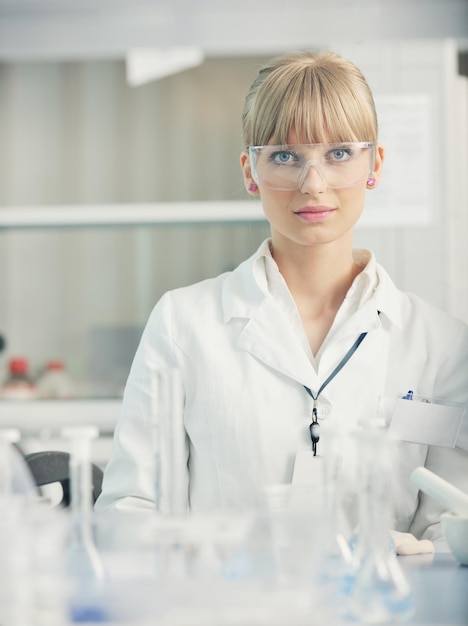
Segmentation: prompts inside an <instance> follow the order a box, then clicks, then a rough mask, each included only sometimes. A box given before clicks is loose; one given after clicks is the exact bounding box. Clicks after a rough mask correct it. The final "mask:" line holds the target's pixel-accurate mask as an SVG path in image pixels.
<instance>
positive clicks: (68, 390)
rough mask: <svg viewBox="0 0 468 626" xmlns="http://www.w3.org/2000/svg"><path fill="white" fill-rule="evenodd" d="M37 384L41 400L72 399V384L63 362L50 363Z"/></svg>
mask: <svg viewBox="0 0 468 626" xmlns="http://www.w3.org/2000/svg"><path fill="white" fill-rule="evenodd" d="M36 384H37V390H38V393H39V396H40V397H41V398H48V399H53V398H70V397H71V396H72V395H73V386H72V382H71V380H70V377H69V376H68V374H67V371H66V368H65V364H64V363H63V361H58V360H55V361H49V362H48V363H47V364H46V366H45V368H44V371H43V372H42V374H41V375H40V376H39V378H38V379H37V383H36Z"/></svg>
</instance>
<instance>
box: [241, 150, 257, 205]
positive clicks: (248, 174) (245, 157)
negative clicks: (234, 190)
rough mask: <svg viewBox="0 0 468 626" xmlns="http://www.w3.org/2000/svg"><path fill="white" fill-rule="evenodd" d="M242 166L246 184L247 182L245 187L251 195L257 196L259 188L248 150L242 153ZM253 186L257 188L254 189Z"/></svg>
mask: <svg viewBox="0 0 468 626" xmlns="http://www.w3.org/2000/svg"><path fill="white" fill-rule="evenodd" d="M240 166H241V170H242V174H243V176H244V184H245V188H246V189H247V192H248V193H249V194H250V195H251V196H257V195H258V188H257V185H256V183H255V181H254V179H253V178H252V168H251V167H250V159H249V154H248V152H245V151H244V152H242V153H241V155H240ZM253 187H255V189H253Z"/></svg>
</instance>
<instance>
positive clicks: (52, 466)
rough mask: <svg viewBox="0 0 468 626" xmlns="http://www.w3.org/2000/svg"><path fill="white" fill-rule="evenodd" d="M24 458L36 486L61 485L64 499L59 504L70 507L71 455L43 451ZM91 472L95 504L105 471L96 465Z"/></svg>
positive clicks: (26, 455) (55, 451)
mask: <svg viewBox="0 0 468 626" xmlns="http://www.w3.org/2000/svg"><path fill="white" fill-rule="evenodd" d="M24 458H25V460H26V463H27V465H28V467H29V470H30V472H31V474H32V476H33V478H34V480H35V482H36V485H37V486H38V487H41V486H43V485H49V484H51V483H60V484H61V486H62V490H63V497H62V500H61V502H60V503H59V504H60V506H63V507H68V506H70V454H69V453H68V452H62V451H59V450H43V451H40V452H30V453H29V454H25V456H24ZM91 470H92V472H91V476H92V495H93V504H94V503H95V502H96V500H97V499H98V496H99V494H100V493H101V489H102V477H103V471H102V469H101V468H100V467H98V466H97V465H95V464H94V463H93V464H92V467H91Z"/></svg>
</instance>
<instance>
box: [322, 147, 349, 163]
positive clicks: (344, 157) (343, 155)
mask: <svg viewBox="0 0 468 626" xmlns="http://www.w3.org/2000/svg"><path fill="white" fill-rule="evenodd" d="M352 157H353V151H352V149H351V148H334V149H333V150H330V152H329V153H328V154H327V156H326V158H327V159H330V160H333V161H349V160H350V159H352Z"/></svg>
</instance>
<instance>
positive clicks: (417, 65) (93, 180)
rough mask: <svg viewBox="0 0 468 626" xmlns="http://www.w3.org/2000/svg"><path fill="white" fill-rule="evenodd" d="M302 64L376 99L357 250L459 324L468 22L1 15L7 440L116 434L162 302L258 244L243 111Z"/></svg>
mask: <svg viewBox="0 0 468 626" xmlns="http://www.w3.org/2000/svg"><path fill="white" fill-rule="evenodd" d="M299 49H314V50H322V49H332V50H335V51H337V52H340V53H342V54H343V55H345V56H347V57H348V58H350V59H351V60H353V61H354V62H355V63H356V64H357V65H358V66H359V67H360V68H361V69H362V70H363V72H364V74H365V75H366V77H367V79H368V81H369V83H370V86H371V88H372V89H373V91H374V94H375V97H376V102H377V109H378V114H379V118H380V127H381V141H382V143H384V145H385V146H386V150H387V161H386V166H385V178H384V181H383V184H382V186H381V187H380V188H379V189H378V190H376V191H375V192H372V193H371V194H368V195H369V203H368V206H367V209H366V212H365V214H364V216H363V218H362V222H361V223H360V225H359V228H358V230H357V233H356V238H355V245H356V246H357V247H366V248H371V249H373V250H374V252H375V254H376V256H377V259H378V260H379V261H380V262H381V263H382V264H383V265H384V266H385V267H386V269H387V270H388V271H389V273H390V274H391V276H392V277H393V278H394V279H395V281H396V282H397V284H398V285H399V286H400V287H401V288H402V289H404V290H407V291H412V292H415V293H417V294H419V295H420V296H422V297H423V298H425V299H427V300H428V301H429V302H432V303H433V304H434V305H436V306H438V307H440V308H442V309H445V310H447V311H449V312H451V313H452V314H454V315H456V316H458V317H460V318H462V319H464V320H465V321H468V246H467V245H466V242H467V237H468V175H467V174H468V2H467V1H465V0H393V1H392V2H388V0H327V2H323V0H288V2H284V0H282V1H277V0H268V1H265V0H257V1H255V0H251V1H250V2H247V1H245V0H236V1H235V2H233V1H231V0H225V1H224V2H216V1H215V0H197V2H192V0H153V1H150V0H146V1H145V0H114V1H111V0H101V1H99V2H92V1H91V0H55V1H54V0H34V1H33V0H0V138H1V140H0V290H1V297H0V335H1V337H2V342H0V348H1V345H2V343H3V344H4V345H3V349H2V350H0V378H1V380H0V384H1V385H2V386H3V389H4V393H3V398H2V400H0V421H1V422H2V423H5V424H8V425H11V422H12V421H13V420H17V421H18V425H20V426H22V427H23V428H29V429H30V430H34V429H35V430H37V431H41V432H42V431H44V432H45V431H46V430H47V428H50V429H53V428H54V427H56V426H57V424H58V423H59V422H60V420H63V421H65V420H72V419H75V418H74V417H73V416H79V419H80V420H82V421H83V420H84V421H88V422H97V423H98V424H99V423H100V422H99V420H100V419H101V418H102V424H101V430H102V431H103V432H104V433H107V434H108V435H110V434H111V433H112V428H113V423H114V422H115V419H116V417H117V413H118V405H119V401H120V398H121V395H122V392H123V387H124V384H125V380H126V376H127V374H128V370H129V368H130V365H131V361H132V357H133V353H134V351H135V349H136V346H137V344H138V340H139V337H140V334H141V331H142V329H143V327H144V325H145V322H146V320H147V318H148V316H149V314H150V312H151V309H152V308H153V306H154V304H155V303H156V301H157V300H158V299H159V297H160V296H161V295H162V294H163V293H164V292H165V291H166V290H168V289H172V288H175V287H179V286H182V285H187V284H189V283H192V282H194V281H198V280H201V279H204V278H207V277H210V276H214V275H216V274H218V273H220V272H223V271H226V270H229V269H231V268H233V267H235V266H236V265H237V264H238V263H239V262H240V261H242V260H243V259H244V258H246V257H247V256H249V255H250V254H251V253H252V252H253V251H254V250H255V249H256V248H257V246H258V245H259V243H260V242H261V241H262V240H263V239H264V238H265V237H267V236H268V232H269V231H268V226H267V224H266V222H265V220H264V219H263V217H262V212H261V208H260V207H259V206H258V203H257V202H256V201H253V200H251V199H250V198H249V197H248V196H247V194H246V192H245V189H244V185H243V182H242V177H241V171H240V168H239V154H240V152H241V150H242V148H243V146H242V140H241V122H240V118H241V111H242V106H243V100H244V97H245V94H246V92H247V90H248V88H249V85H250V83H251V81H252V80H253V78H254V77H255V75H256V73H257V71H258V68H259V67H260V66H261V65H262V63H263V62H264V61H265V60H267V59H268V58H270V57H271V56H274V55H276V54H280V53H283V52H285V51H288V50H299ZM12 376H13V377H15V376H16V378H17V379H18V378H21V377H23V378H24V379H28V378H29V380H28V385H29V386H26V387H25V386H23V387H22V390H21V393H20V394H19V395H18V394H17V397H16V399H15V398H14V396H15V393H14V390H12V389H11V386H10V387H9V386H8V380H9V379H10V378H11V377H12ZM28 394H29V395H28ZM19 396H21V402H18V397H19ZM28 398H29V399H28ZM47 400H48V401H49V402H48V403H47V410H44V406H46V405H44V404H41V402H44V401H47ZM51 400H54V401H56V402H59V405H57V406H59V411H56V412H55V413H54V410H53V408H51V402H50V401H51ZM54 416H56V417H54ZM99 416H101V417H99ZM54 419H55V420H56V421H54ZM77 419H78V418H77ZM104 457H105V454H104V455H103V459H102V460H103V461H104V460H105V458H104Z"/></svg>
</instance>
